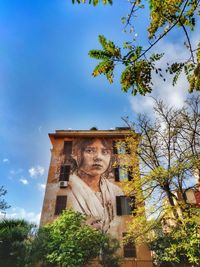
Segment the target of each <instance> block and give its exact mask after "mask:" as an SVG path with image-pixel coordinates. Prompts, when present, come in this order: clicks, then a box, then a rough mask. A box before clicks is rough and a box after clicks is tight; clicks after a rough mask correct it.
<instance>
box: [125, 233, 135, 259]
mask: <svg viewBox="0 0 200 267" xmlns="http://www.w3.org/2000/svg"><path fill="white" fill-rule="evenodd" d="M124 236H126V233H123V237H124ZM124 257H125V258H136V247H135V242H134V241H132V240H131V241H129V242H128V243H127V244H124Z"/></svg>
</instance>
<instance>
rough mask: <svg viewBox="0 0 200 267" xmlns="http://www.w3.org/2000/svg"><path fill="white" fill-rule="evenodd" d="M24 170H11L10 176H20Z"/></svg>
mask: <svg viewBox="0 0 200 267" xmlns="http://www.w3.org/2000/svg"><path fill="white" fill-rule="evenodd" d="M23 171H24V170H23V169H22V168H19V169H17V170H10V174H11V175H17V174H20V173H22V172H23Z"/></svg>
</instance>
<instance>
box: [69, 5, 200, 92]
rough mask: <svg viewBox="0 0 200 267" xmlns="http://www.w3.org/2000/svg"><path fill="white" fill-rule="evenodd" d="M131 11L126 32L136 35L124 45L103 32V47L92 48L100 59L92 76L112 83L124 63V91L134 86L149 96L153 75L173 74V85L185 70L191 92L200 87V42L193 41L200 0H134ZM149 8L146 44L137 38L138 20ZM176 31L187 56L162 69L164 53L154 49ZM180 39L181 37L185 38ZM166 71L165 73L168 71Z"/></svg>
mask: <svg viewBox="0 0 200 267" xmlns="http://www.w3.org/2000/svg"><path fill="white" fill-rule="evenodd" d="M72 2H73V3H79V4H80V3H89V4H93V5H94V6H96V5H97V4H99V3H100V2H102V3H103V4H112V3H115V2H116V3H117V1H114V0H102V1H100V0H89V1H87V0H82V1H81V0H72ZM128 2H129V4H130V10H129V14H128V15H127V16H125V17H123V18H122V23H123V24H124V28H125V31H128V32H129V33H132V34H133V38H131V40H130V41H128V42H125V43H124V44H123V46H122V47H119V46H117V45H116V44H115V43H114V42H112V41H109V40H107V39H106V38H105V37H104V36H103V35H99V42H100V44H101V46H102V50H91V51H90V52H89V55H90V56H91V57H92V58H95V59H97V60H100V63H99V64H98V65H97V66H96V67H95V69H94V71H93V73H92V75H93V76H94V77H96V76H98V75H101V74H103V75H105V76H106V78H107V80H108V81H109V82H110V83H112V82H113V77H114V70H115V68H116V66H117V65H119V64H122V66H124V70H123V71H122V73H121V81H120V83H121V88H122V91H123V92H127V91H129V90H130V89H131V93H132V94H133V95H136V94H137V93H139V94H141V95H145V94H147V93H150V92H151V91H152V88H153V82H152V74H153V73H154V74H156V75H159V76H160V77H161V78H162V79H163V80H164V81H165V80H166V77H165V75H164V73H165V72H166V73H169V74H171V75H173V85H174V84H175V83H176V82H177V80H178V78H179V76H180V74H181V72H184V73H185V75H186V77H187V80H188V82H189V86H190V87H189V92H193V91H195V90H197V91H199V90H200V42H199V43H198V44H197V45H196V44H195V43H194V42H192V40H191V32H195V30H198V27H196V22H198V20H199V14H200V5H199V0H173V1H171V0H165V1H162V0H159V1H158V0H150V1H145V0H143V1H142V0H131V1H128ZM142 9H147V10H148V13H149V20H150V24H149V27H148V29H147V32H148V40H147V42H146V43H148V46H146V47H144V45H143V44H144V42H143V43H142V41H141V43H140V42H139V41H138V40H137V37H136V36H137V33H136V32H135V25H134V21H135V19H136V17H137V14H138V18H139V19H141V20H143V17H142V14H143V13H144V12H140V11H141V10H142ZM172 31H177V33H178V34H181V38H182V37H183V39H184V41H183V43H182V45H183V48H185V50H186V52H187V58H186V59H183V60H182V61H179V62H174V59H173V58H169V59H168V60H169V61H168V63H167V65H166V66H163V67H162V69H161V68H160V67H159V66H158V64H157V63H158V62H159V60H160V59H161V58H162V57H163V55H164V52H165V51H163V52H162V53H160V54H158V53H155V52H154V50H155V49H156V46H157V45H158V44H159V43H160V41H161V39H163V38H167V37H168V38H169V37H170V33H171V32H172ZM181 38H180V40H181ZM166 73H165V74H166Z"/></svg>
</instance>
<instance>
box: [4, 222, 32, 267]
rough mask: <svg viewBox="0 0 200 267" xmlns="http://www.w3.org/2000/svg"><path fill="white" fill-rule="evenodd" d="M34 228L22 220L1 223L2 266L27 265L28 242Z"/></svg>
mask: <svg viewBox="0 0 200 267" xmlns="http://www.w3.org/2000/svg"><path fill="white" fill-rule="evenodd" d="M32 228H33V225H32V224H30V223H28V222H26V221H24V220H20V219H17V220H14V219H5V220H2V221H0V266H4V267H11V266H16V267H23V266H25V265H26V259H27V257H26V255H27V242H29V241H28V240H29V238H30V235H31V230H32Z"/></svg>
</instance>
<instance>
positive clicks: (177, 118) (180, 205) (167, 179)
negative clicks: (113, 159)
mask: <svg viewBox="0 0 200 267" xmlns="http://www.w3.org/2000/svg"><path fill="white" fill-rule="evenodd" d="M199 110H200V97H198V96H197V97H192V98H190V99H188V100H187V102H186V104H185V106H184V107H183V108H181V109H175V108H171V107H168V106H166V105H165V104H164V103H163V102H162V101H159V100H155V105H154V113H155V118H154V120H152V119H150V118H149V117H148V116H147V115H139V118H138V121H137V123H136V124H132V123H130V122H128V121H127V119H125V121H126V122H127V123H128V125H129V126H130V127H132V128H134V129H136V130H137V132H140V133H141V136H140V137H139V138H138V136H136V135H135V133H134V132H133V134H132V136H131V137H130V138H128V139H127V143H128V146H129V149H130V151H131V154H130V156H129V157H128V158H127V159H126V158H125V159H124V160H126V161H127V166H128V165H129V164H130V166H129V167H128V168H131V169H132V176H133V180H132V181H127V182H125V183H124V190H125V192H126V193H127V194H128V195H134V196H135V199H136V209H135V210H134V215H133V219H132V222H131V224H130V227H129V237H131V238H134V239H135V240H136V241H138V242H139V241H146V242H150V241H152V240H156V239H158V240H161V239H159V237H157V236H156V233H157V230H156V229H157V228H159V229H160V228H161V226H162V229H163V236H164V239H163V241H166V240H168V241H169V243H170V247H169V248H167V246H166V250H165V251H163V253H168V255H170V253H172V254H173V249H174V257H178V255H179V256H180V255H181V254H185V257H187V260H188V262H190V263H194V264H195V263H196V262H197V257H196V256H195V253H196V248H195V247H196V244H197V242H199V238H200V236H199V232H197V231H196V230H194V231H193V232H190V231H191V230H192V229H197V228H198V225H199V223H200V220H199V213H198V208H197V206H195V204H194V203H190V202H189V201H188V197H187V193H188V192H199V182H200V168H199V166H200V165H199V159H200V112H199ZM122 156H123V155H122ZM126 157H127V156H126ZM138 159H139V163H140V169H139V168H138ZM144 203H145V204H146V205H144ZM188 220H189V222H188ZM193 226H195V227H196V228H193ZM184 231H185V232H184ZM165 233H168V235H167V236H166V235H165ZM183 233H185V234H184V235H183V236H186V235H187V236H188V238H190V240H188V244H190V246H191V249H190V250H188V249H189V247H187V246H186V243H184V241H183V239H181V238H180V240H179V237H180V236H181V234H183ZM165 238H166V239H165ZM167 238H169V239H167ZM170 238H171V239H170ZM178 240H179V243H178ZM171 241H173V242H172V243H171ZM176 245H177V246H176ZM163 246H164V245H163ZM178 246H180V248H178ZM179 249H180V251H179ZM192 251H194V254H193V256H191V254H190V253H191V252H192ZM175 252H177V254H176V253H175ZM188 253H189V254H188ZM189 255H190V256H189ZM198 255H199V254H198ZM166 259H167V257H165V260H166ZM176 260H177V259H176ZM179 260H181V258H179Z"/></svg>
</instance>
